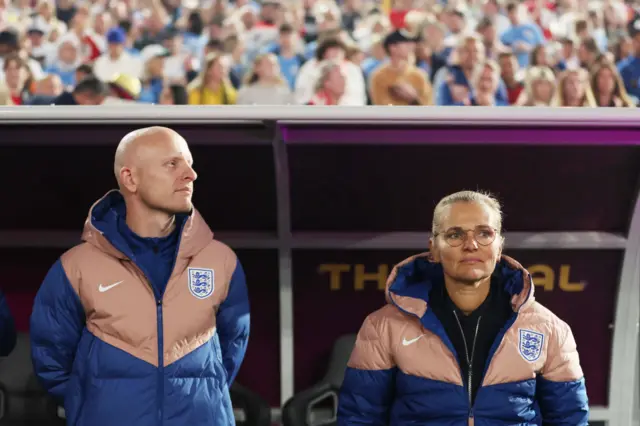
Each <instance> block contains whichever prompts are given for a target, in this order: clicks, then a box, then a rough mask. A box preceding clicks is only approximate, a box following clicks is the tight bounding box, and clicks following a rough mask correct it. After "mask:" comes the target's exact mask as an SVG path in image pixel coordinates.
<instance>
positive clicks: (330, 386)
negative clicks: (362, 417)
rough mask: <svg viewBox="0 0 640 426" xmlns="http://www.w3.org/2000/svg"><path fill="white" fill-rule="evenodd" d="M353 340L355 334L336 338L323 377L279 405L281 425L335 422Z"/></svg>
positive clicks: (321, 425)
mask: <svg viewBox="0 0 640 426" xmlns="http://www.w3.org/2000/svg"><path fill="white" fill-rule="evenodd" d="M355 342H356V335H355V334H348V335H344V336H341V337H340V338H339V339H338V340H336V342H335V344H334V345H333V350H332V351H331V357H330V359H329V366H328V368H327V372H326V374H325V376H324V378H323V379H322V380H321V381H320V382H319V383H316V384H315V385H313V386H312V387H310V388H309V389H305V390H303V391H302V392H299V393H297V394H295V395H294V396H293V397H292V398H291V399H289V401H287V403H286V404H285V405H284V407H283V408H282V424H283V426H332V425H335V424H336V422H337V415H338V396H339V394H340V387H341V386H342V382H343V380H344V372H345V370H346V368H347V363H348V362H349V357H350V356H351V352H352V351H353V347H354V345H355Z"/></svg>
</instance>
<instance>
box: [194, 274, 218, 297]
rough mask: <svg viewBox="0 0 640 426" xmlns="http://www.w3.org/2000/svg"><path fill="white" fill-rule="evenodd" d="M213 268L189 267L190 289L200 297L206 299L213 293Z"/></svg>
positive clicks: (195, 295)
mask: <svg viewBox="0 0 640 426" xmlns="http://www.w3.org/2000/svg"><path fill="white" fill-rule="evenodd" d="M214 277H215V274H214V271H213V269H204V268H189V291H190V292H191V294H193V296H194V297H197V298H198V299H206V298H207V297H209V296H211V295H212V294H213V289H214Z"/></svg>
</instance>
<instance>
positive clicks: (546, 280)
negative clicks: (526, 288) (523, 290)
mask: <svg viewBox="0 0 640 426" xmlns="http://www.w3.org/2000/svg"><path fill="white" fill-rule="evenodd" d="M527 270H528V271H529V273H530V274H531V275H532V276H533V284H534V285H537V286H540V287H542V288H544V291H553V282H554V281H555V274H554V272H553V269H552V268H551V266H549V265H533V266H530V267H529V268H527ZM536 274H539V275H536Z"/></svg>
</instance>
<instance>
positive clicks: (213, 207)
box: [0, 131, 276, 233]
mask: <svg viewBox="0 0 640 426" xmlns="http://www.w3.org/2000/svg"><path fill="white" fill-rule="evenodd" d="M214 134H215V133H213V132H210V133H208V135H204V136H211V135H214ZM85 135H86V136H87V137H99V136H94V135H96V132H95V131H94V132H93V133H91V134H85ZM4 136H5V135H4V134H3V135H2V138H4ZM53 136H54V137H55V134H54V135H53ZM201 136H203V135H201ZM59 137H64V136H59ZM114 150H115V146H110V147H108V146H106V144H105V145H101V146H90V145H84V146H39V147H37V148H34V147H32V146H28V145H25V146H0V158H2V164H3V166H2V171H1V172H0V177H1V178H2V181H3V182H5V183H6V184H5V186H4V188H3V194H2V197H3V199H4V200H11V206H12V207H9V208H3V209H0V229H2V228H4V229H7V228H12V229H56V230H59V229H69V230H74V231H78V233H79V232H80V231H81V229H82V226H83V224H84V221H85V219H86V215H87V213H88V210H89V207H91V205H92V203H93V202H94V201H96V200H97V199H98V198H99V197H101V196H102V195H104V194H105V193H106V192H107V191H108V190H109V189H112V188H114V187H115V186H116V182H115V179H114V176H113V155H114ZM191 151H192V154H193V156H194V160H195V162H194V168H195V170H196V172H197V173H198V180H197V181H196V183H195V192H194V199H193V202H194V205H195V206H196V208H197V209H198V210H199V211H200V212H201V213H202V215H203V216H204V218H205V219H206V220H207V222H208V223H209V225H210V226H211V228H212V229H213V230H214V231H222V230H225V231H228V230H232V231H273V230H275V229H276V196H275V176H274V166H273V154H272V148H271V146H269V145H263V146H248V145H239V146H229V145H226V146H220V145H218V146H205V145H194V146H191ZM18 206H19V207H18ZM256 206H259V208H256Z"/></svg>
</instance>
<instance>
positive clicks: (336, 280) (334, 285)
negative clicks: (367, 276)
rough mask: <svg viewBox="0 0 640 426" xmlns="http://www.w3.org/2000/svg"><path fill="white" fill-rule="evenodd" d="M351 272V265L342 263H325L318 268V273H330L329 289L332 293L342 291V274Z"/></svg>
mask: <svg viewBox="0 0 640 426" xmlns="http://www.w3.org/2000/svg"><path fill="white" fill-rule="evenodd" d="M350 270H351V265H347V264H341V263H323V264H322V265H320V266H318V273H325V272H328V273H329V283H330V284H329V288H330V289H331V290H332V291H336V290H340V287H341V284H342V283H341V282H340V274H342V273H343V272H349V271H350Z"/></svg>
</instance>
